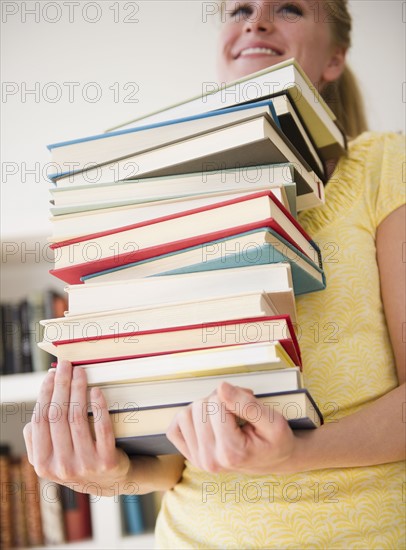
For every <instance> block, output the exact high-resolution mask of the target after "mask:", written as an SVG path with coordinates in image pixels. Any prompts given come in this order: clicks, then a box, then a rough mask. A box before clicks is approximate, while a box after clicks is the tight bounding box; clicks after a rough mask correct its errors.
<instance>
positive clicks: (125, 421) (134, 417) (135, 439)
mask: <svg viewBox="0 0 406 550" xmlns="http://www.w3.org/2000/svg"><path fill="white" fill-rule="evenodd" d="M256 398H257V399H258V401H259V402H260V403H261V404H262V405H263V406H264V410H265V411H266V414H267V417H268V418H269V422H272V421H273V419H274V417H275V413H279V414H282V415H283V416H284V417H285V418H286V419H287V420H288V422H289V424H290V426H291V427H292V428H293V429H300V430H302V429H313V428H317V427H319V426H320V425H321V424H322V423H323V417H322V415H321V413H320V411H319V409H318V407H317V405H316V403H315V402H314V401H313V399H312V397H311V395H310V394H309V392H308V391H307V390H305V389H299V390H294V391H289V392H280V393H279V392H278V393H276V392H274V391H273V389H272V387H271V388H270V392H269V393H267V389H266V387H263V388H262V391H261V393H260V394H257V395H256ZM188 404H189V402H188V401H186V402H183V403H179V404H177V405H173V406H167V407H166V406H165V407H156V408H154V407H151V408H138V409H126V410H123V411H119V412H113V413H111V416H112V426H113V430H114V435H115V437H116V443H117V446H119V447H121V448H122V449H124V450H125V452H126V453H128V454H129V455H134V454H152V455H155V454H157V455H159V454H172V453H177V452H178V451H177V449H176V447H174V445H173V444H172V443H171V442H170V441H169V440H168V439H167V437H166V435H165V434H166V431H167V429H168V428H169V426H170V424H171V422H172V420H173V418H174V417H175V415H176V414H177V413H178V412H180V411H182V410H183V409H184V407H185V406H187V405H188ZM255 412H256V414H257V415H258V414H265V413H263V411H262V409H261V410H260V409H258V408H256V411H255ZM202 414H203V415H206V419H208V418H209V416H210V415H214V414H223V415H226V414H227V411H226V410H225V409H221V407H219V406H218V405H217V403H210V401H209V402H207V403H204V404H203V405H202ZM236 414H237V416H238V411H236ZM257 418H258V417H257ZM90 419H91V421H92V420H93V422H96V421H97V417H96V418H94V417H93V416H91V417H90ZM91 426H92V422H91Z"/></svg>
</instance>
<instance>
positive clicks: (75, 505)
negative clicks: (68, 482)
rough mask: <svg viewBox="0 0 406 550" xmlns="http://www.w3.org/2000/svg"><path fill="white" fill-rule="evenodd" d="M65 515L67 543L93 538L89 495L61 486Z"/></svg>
mask: <svg viewBox="0 0 406 550" xmlns="http://www.w3.org/2000/svg"><path fill="white" fill-rule="evenodd" d="M61 493H62V505H63V515H64V521H65V533H66V540H67V542H74V541H79V540H84V539H88V538H91V536H92V522H91V517H90V502H89V495H87V494H85V493H78V492H76V491H73V490H72V489H71V488H70V487H66V486H61Z"/></svg>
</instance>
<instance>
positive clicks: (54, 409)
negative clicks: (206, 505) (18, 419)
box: [24, 361, 138, 496]
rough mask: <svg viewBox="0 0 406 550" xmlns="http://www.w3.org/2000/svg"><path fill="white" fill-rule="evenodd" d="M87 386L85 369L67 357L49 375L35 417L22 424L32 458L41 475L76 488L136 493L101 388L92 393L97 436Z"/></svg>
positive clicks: (100, 492) (90, 490)
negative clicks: (91, 424) (88, 412)
mask: <svg viewBox="0 0 406 550" xmlns="http://www.w3.org/2000/svg"><path fill="white" fill-rule="evenodd" d="M86 388H87V384H86V375H85V371H84V370H83V369H81V368H80V367H74V368H72V365H71V364H70V363H69V362H67V361H62V362H61V363H59V364H58V367H57V369H56V372H55V373H53V372H50V373H48V374H47V376H46V378H45V381H44V382H43V384H42V387H41V390H40V395H39V398H38V401H37V403H36V406H35V409H34V413H33V416H32V420H31V422H30V423H28V424H27V425H26V426H25V428H24V438H25V444H26V447H27V453H28V459H29V461H30V462H31V464H32V465H33V466H34V468H35V470H36V472H37V474H38V475H39V476H40V477H42V478H45V479H50V480H53V481H56V482H58V483H60V484H64V485H69V486H70V487H71V488H72V489H74V490H75V491H79V492H87V493H91V494H97V495H98V496H101V495H104V496H112V495H114V494H117V493H118V492H120V493H130V494H133V493H135V492H138V490H137V487H136V483H134V482H131V481H130V478H129V474H130V471H131V462H130V459H129V457H128V456H127V455H126V454H125V453H124V452H123V451H122V450H120V449H117V448H116V446H115V439H114V433H113V429H112V425H111V420H110V418H109V412H108V410H107V406H106V402H105V400H104V397H103V395H102V393H101V391H100V390H99V389H98V388H92V390H91V394H90V395H91V402H92V410H93V414H94V418H95V422H94V434H95V439H94V438H93V436H92V433H91V430H90V425H89V422H88V419H87V395H86ZM129 485H130V486H129Z"/></svg>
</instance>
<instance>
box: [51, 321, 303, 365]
mask: <svg viewBox="0 0 406 550" xmlns="http://www.w3.org/2000/svg"><path fill="white" fill-rule="evenodd" d="M278 320H283V321H285V322H286V325H287V327H288V329H289V333H290V334H286V338H283V339H280V340H278V341H279V342H280V343H281V345H282V346H283V348H284V349H285V351H286V352H287V353H288V354H289V356H290V357H291V358H292V360H293V361H294V363H295V365H297V366H301V365H302V361H301V355H300V348H299V343H298V341H297V338H296V334H295V331H294V328H293V325H292V321H291V319H290V317H289V315H275V316H266V317H249V318H246V319H237V320H236V319H233V320H230V321H222V322H212V323H200V324H196V325H185V326H180V327H170V328H165V329H154V330H143V331H138V332H127V333H123V334H106V335H100V336H98V337H97V340H108V339H110V340H111V339H117V338H120V337H123V338H124V337H125V338H132V337H135V338H137V337H139V336H142V335H143V334H145V335H147V334H159V333H168V332H173V333H179V332H182V331H188V330H193V329H203V328H205V329H207V328H212V327H227V326H232V325H243V324H250V323H251V324H254V323H264V322H266V321H273V322H277V321H278ZM175 336H176V334H175ZM91 340H92V339H91V338H77V339H72V340H59V341H55V342H53V344H54V345H55V346H58V345H66V344H68V345H69V344H74V343H75V342H86V341H91ZM256 341H257V340H256ZM258 341H260V340H258ZM261 341H263V340H261ZM264 341H265V340H264ZM244 343H247V342H244ZM252 343H253V341H252ZM223 345H236V343H235V342H233V343H229V344H223ZM208 347H210V346H206V347H204V348H193V349H207V348H208ZM214 347H218V345H216V346H214ZM184 351H191V349H190V350H189V349H177V350H176V351H174V350H172V351H170V352H169V353H178V352H184ZM164 353H166V352H160V353H159V352H158V353H154V354H149V355H162V354H164ZM145 356H146V355H145V354H144V355H129V356H126V357H114V358H113V357H109V358H107V359H106V361H113V360H114V361H118V360H121V359H130V358H136V357H145ZM93 362H103V361H102V360H100V359H97V360H94V361H93ZM90 363H92V360H86V361H76V362H75V361H73V364H76V365H79V364H90Z"/></svg>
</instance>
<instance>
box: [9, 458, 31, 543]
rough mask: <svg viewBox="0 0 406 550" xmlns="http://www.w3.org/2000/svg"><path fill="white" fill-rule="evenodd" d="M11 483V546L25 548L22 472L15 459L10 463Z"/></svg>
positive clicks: (25, 532) (18, 461) (19, 464)
mask: <svg viewBox="0 0 406 550" xmlns="http://www.w3.org/2000/svg"><path fill="white" fill-rule="evenodd" d="M11 483H12V493H13V494H12V511H13V522H12V525H13V545H14V546H15V547H17V548H25V547H26V546H27V544H28V538H27V527H26V521H25V510H24V502H23V498H22V486H23V479H22V471H21V461H20V460H19V459H15V460H13V461H12V462H11Z"/></svg>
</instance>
